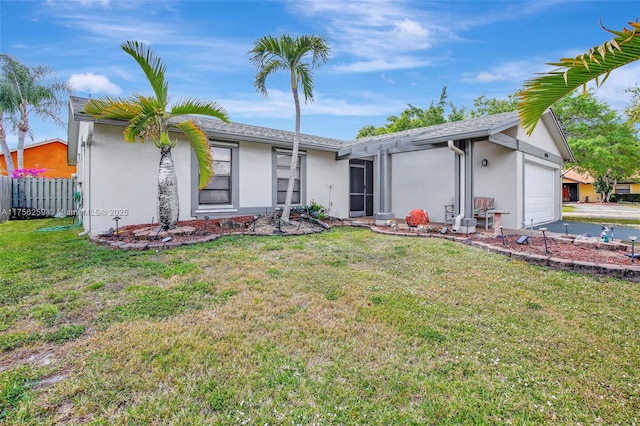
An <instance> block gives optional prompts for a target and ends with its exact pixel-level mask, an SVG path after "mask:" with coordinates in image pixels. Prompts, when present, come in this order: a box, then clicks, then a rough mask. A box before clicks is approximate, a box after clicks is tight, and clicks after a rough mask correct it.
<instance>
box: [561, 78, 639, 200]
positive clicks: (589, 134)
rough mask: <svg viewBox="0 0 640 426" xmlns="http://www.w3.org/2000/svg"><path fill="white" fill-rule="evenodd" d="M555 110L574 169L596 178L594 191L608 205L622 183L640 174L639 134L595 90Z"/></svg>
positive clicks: (566, 98)
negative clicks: (567, 144) (573, 156)
mask: <svg viewBox="0 0 640 426" xmlns="http://www.w3.org/2000/svg"><path fill="white" fill-rule="evenodd" d="M553 109H554V111H555V113H556V114H557V116H558V118H559V119H560V121H561V123H562V124H563V127H564V129H565V134H566V135H567V139H568V142H569V145H570V146H571V149H572V151H573V153H574V155H575V157H576V161H575V163H574V167H575V168H576V170H578V171H579V172H583V173H584V172H587V173H589V174H590V175H591V176H592V177H593V178H594V180H595V182H594V189H595V190H596V191H597V192H600V193H601V195H602V198H601V199H602V201H603V202H608V201H609V200H610V197H611V194H612V193H613V191H614V189H615V186H616V184H617V183H618V181H620V180H621V179H628V178H632V177H634V176H635V175H636V174H637V173H638V172H639V171H640V144H639V142H638V132H637V131H636V129H635V128H634V127H633V125H632V123H631V122H630V121H628V120H627V121H624V120H623V119H622V118H621V117H620V116H619V115H618V113H617V112H616V111H614V110H612V109H611V107H610V106H609V105H608V104H607V103H606V102H603V101H601V100H599V99H597V98H596V97H595V96H594V94H593V91H591V90H589V91H587V92H586V93H585V94H584V95H583V94H579V93H578V94H574V95H572V96H567V97H564V98H562V99H560V100H559V101H557V102H556V103H555V104H554V106H553Z"/></svg>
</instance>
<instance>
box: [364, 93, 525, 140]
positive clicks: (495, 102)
mask: <svg viewBox="0 0 640 426" xmlns="http://www.w3.org/2000/svg"><path fill="white" fill-rule="evenodd" d="M516 93H517V92H516ZM516 93H513V94H511V95H509V96H508V97H507V98H490V97H487V96H486V95H481V96H478V97H477V98H475V99H474V100H473V108H472V109H471V110H467V109H466V108H465V107H464V106H463V107H461V108H458V107H456V106H455V105H454V104H453V102H447V86H444V87H443V88H442V90H441V92H440V99H439V100H438V102H435V101H431V104H430V105H429V107H428V108H426V109H422V108H419V107H416V106H413V105H411V104H408V105H407V108H405V110H404V111H402V112H401V113H400V115H399V116H396V115H391V116H389V117H387V123H386V124H385V125H383V126H381V127H376V126H374V125H373V124H369V125H367V126H364V127H362V128H360V130H359V131H358V135H357V136H356V138H363V137H367V136H376V135H384V134H387V133H395V132H400V131H403V130H409V129H417V128H419V127H427V126H434V125H437V124H443V123H448V122H452V121H462V120H466V119H468V118H475V117H486V116H488V115H493V114H498V113H501V112H509V111H515V110H516V109H517V107H518V103H517V97H516V96H517V95H516ZM447 108H448V109H449V113H448V114H446V110H447Z"/></svg>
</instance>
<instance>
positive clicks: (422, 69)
mask: <svg viewBox="0 0 640 426" xmlns="http://www.w3.org/2000/svg"><path fill="white" fill-rule="evenodd" d="M0 15H1V22H0V52H2V53H6V54H9V55H12V56H14V57H15V58H17V59H18V60H19V61H20V62H22V63H25V64H27V65H29V66H35V65H46V66H49V67H51V68H53V69H54V70H55V71H56V73H57V76H58V78H60V79H64V80H68V81H69V82H70V83H71V84H72V86H73V87H74V88H75V94H76V95H78V96H89V94H90V95H91V96H93V97H100V96H104V95H110V96H125V97H126V96H129V95H131V94H133V93H143V94H150V89H149V86H148V83H147V82H146V80H145V77H144V75H143V74H142V71H141V70H140V68H139V67H138V65H137V64H136V63H135V62H134V61H133V59H132V58H131V57H130V56H129V55H127V54H125V53H124V52H123V51H122V50H121V49H120V44H121V43H122V42H124V41H126V40H138V41H142V42H145V43H147V44H149V45H150V46H151V47H152V49H153V50H154V51H155V52H156V53H157V54H158V55H159V56H160V57H161V58H162V59H163V61H164V62H165V63H166V65H167V68H168V69H167V79H168V81H169V93H170V94H171V96H172V97H173V98H174V99H178V98H182V97H198V98H201V99H207V100H215V101H217V102H218V103H220V104H221V105H222V106H223V107H224V108H225V109H226V110H227V112H228V113H229V116H230V119H231V120H232V121H235V122H240V123H247V124H254V125H259V126H267V127H274V128H279V129H284V130H293V129H294V124H295V119H294V118H295V113H294V107H293V99H292V96H291V91H290V87H289V82H288V80H287V75H286V74H285V73H282V74H279V75H274V76H272V77H270V78H269V79H268V80H267V88H268V90H269V96H268V97H266V98H265V97H264V96H262V95H260V94H258V93H257V92H256V91H255V89H254V87H253V81H254V77H255V69H254V68H253V67H252V66H251V64H250V63H249V55H248V54H247V52H248V51H249V50H250V49H251V48H252V45H253V42H254V41H255V40H256V39H257V38H259V37H261V36H263V35H267V34H271V35H280V34H282V33H289V34H292V35H299V34H305V33H306V34H317V35H324V36H326V37H327V38H328V41H329V44H330V46H331V48H332V57H331V59H330V61H329V62H328V63H327V64H326V65H324V66H323V67H321V68H319V69H317V70H315V91H314V93H315V102H313V103H310V104H306V105H303V106H302V131H303V132H304V133H311V134H316V135H320V136H326V137H333V138H338V139H347V140H348V139H353V138H354V137H355V135H356V134H357V132H358V129H360V128H361V127H362V126H364V125H367V124H374V125H376V126H380V125H382V124H383V123H384V122H385V120H386V117H387V116H389V115H392V114H398V113H399V112H400V111H402V110H403V109H404V108H405V107H406V105H407V104H409V103H410V104H412V105H415V106H418V107H422V108H424V107H427V106H428V105H429V104H430V103H431V101H432V100H437V99H438V98H439V95H440V91H441V89H442V87H443V86H447V91H448V99H449V101H452V102H453V103H454V104H455V105H456V106H458V107H461V106H463V105H466V106H467V107H470V106H471V105H472V101H473V99H474V98H476V97H477V96H480V95H483V94H484V95H486V96H488V97H506V96H507V95H508V94H510V93H513V92H514V91H515V90H516V89H518V88H519V87H521V86H522V83H523V82H524V81H525V80H527V79H529V78H531V77H533V76H534V75H535V73H536V72H541V71H545V70H548V67H547V66H545V65H544V64H545V63H546V62H550V61H555V60H558V59H559V58H561V57H566V56H575V55H577V54H579V53H582V52H584V51H586V50H587V49H589V48H591V47H593V46H595V45H599V44H602V43H603V42H605V41H607V40H610V39H611V38H612V37H613V35H612V34H610V33H608V32H606V31H604V30H603V29H602V28H601V27H600V21H602V23H603V24H604V25H605V26H606V27H607V28H611V29H615V30H620V29H621V28H623V27H625V26H626V25H627V22H628V21H632V20H636V19H638V18H639V17H640V1H638V0H629V1H562V0H545V1H533V0H529V1H455V0H449V1H435V2H429V1H401V0H398V1H350V0H291V1H287V0H283V1H275V0H274V1H249V0H247V1H205V0H201V1H195V0H191V1H180V0H173V1H163V0H153V1H141V0H128V1H126V0H79V1H72V0H48V1H8V0H0ZM639 81H640V64H639V63H635V64H634V65H631V66H627V67H623V68H621V69H619V70H618V71H617V72H614V73H612V75H611V77H609V79H608V80H607V82H606V83H605V84H604V86H603V87H602V88H601V89H599V90H598V92H597V96H598V97H600V98H601V99H603V100H605V101H607V102H608V103H609V104H610V105H611V106H612V107H614V108H616V109H620V110H622V109H623V108H624V107H625V106H626V105H627V104H628V101H629V99H630V96H629V94H627V93H625V89H626V88H628V87H631V86H633V85H635V84H638V83H639ZM63 118H64V119H65V120H66V111H65V112H64V117H63ZM32 127H33V133H34V134H33V139H34V141H36V142H37V141H41V140H44V139H47V138H54V137H58V138H62V139H66V128H62V127H57V126H55V125H53V124H47V123H43V122H41V121H39V120H37V119H32ZM8 141H9V143H10V144H14V143H15V141H16V135H15V134H14V133H13V132H9V134H8Z"/></svg>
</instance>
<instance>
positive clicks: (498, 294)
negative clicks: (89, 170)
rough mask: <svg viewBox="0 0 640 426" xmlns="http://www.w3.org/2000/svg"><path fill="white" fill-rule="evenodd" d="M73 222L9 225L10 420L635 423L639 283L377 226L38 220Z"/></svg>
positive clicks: (3, 367)
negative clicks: (121, 241)
mask: <svg viewBox="0 0 640 426" xmlns="http://www.w3.org/2000/svg"><path fill="white" fill-rule="evenodd" d="M64 223H66V222H64V221H60V220H48V221H37V222H36V221H29V222H9V223H5V224H2V225H0V247H2V251H0V277H1V278H0V285H1V288H0V297H1V301H0V303H1V304H0V320H2V324H1V325H0V341H3V342H13V343H11V344H8V343H5V346H4V347H3V348H2V353H1V355H0V423H5V424H25V423H31V424H61V423H62V424H65V423H66V424H77V423H93V424H184V425H187V424H189V425H192V424H228V425H236V424H261V425H262V424H323V425H324V424H402V425H405V424H508V423H512V424H536V423H559V424H634V423H638V421H640V414H639V413H640V343H639V339H638V336H640V303H639V302H640V290H639V289H640V287H639V286H638V284H635V283H630V282H626V281H620V280H615V279H609V278H603V277H597V278H594V277H589V276H583V275H579V274H576V273H566V272H557V271H551V270H547V269H545V268H539V267H532V266H530V265H528V264H525V263H521V262H517V261H507V260H506V259H505V258H504V257H502V256H499V255H495V254H489V253H486V252H484V251H481V250H478V249H476V248H473V247H470V246H466V245H463V244H459V243H454V242H449V241H444V240H439V239H418V238H406V237H391V236H383V235H377V234H374V233H372V232H370V231H369V230H366V229H350V228H336V229H333V230H331V231H329V232H325V233H322V234H315V235H309V236H302V237H244V236H243V237H240V236H236V237H225V238H222V239H219V240H217V241H215V242H212V243H208V244H203V245H199V246H191V247H185V248H179V249H173V250H168V251H160V252H155V251H149V252H120V251H114V250H109V249H105V248H102V247H98V246H95V245H93V244H91V243H90V242H88V241H86V240H85V239H82V238H78V237H77V235H76V234H77V232H78V230H77V229H75V230H69V231H58V232H49V233H42V232H37V231H36V230H37V229H38V228H41V227H47V226H54V225H60V224H64ZM65 327H66V328H65ZM69 327H74V328H73V329H72V331H75V332H74V333H70V332H69ZM55 333H60V334H61V336H62V337H61V338H60V339H58V340H55V339H53V338H52V337H51V336H52V335H53V334H55ZM16 336H23V337H22V338H18V337H16ZM43 359H47V360H48V361H47V362H42V360H43ZM34 360H35V361H34Z"/></svg>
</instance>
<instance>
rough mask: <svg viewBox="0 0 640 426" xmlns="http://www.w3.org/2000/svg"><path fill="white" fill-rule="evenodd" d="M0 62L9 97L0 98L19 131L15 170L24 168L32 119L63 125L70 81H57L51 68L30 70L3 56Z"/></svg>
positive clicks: (4, 86) (69, 92) (10, 119)
mask: <svg viewBox="0 0 640 426" xmlns="http://www.w3.org/2000/svg"><path fill="white" fill-rule="evenodd" d="M0 62H1V70H2V77H1V78H0V81H1V85H2V89H3V92H4V91H5V90H7V92H6V96H5V95H2V96H0V98H1V99H0V102H1V103H2V108H3V109H2V111H3V112H5V113H7V114H9V115H8V118H9V121H10V122H11V123H12V124H13V127H15V128H17V130H18V146H17V151H18V152H17V163H18V164H17V165H16V168H18V169H22V168H24V144H25V139H26V136H27V135H31V125H30V124H29V116H30V115H31V114H34V115H35V116H36V117H38V118H40V119H43V120H51V121H53V122H54V123H56V124H58V125H61V126H64V124H65V123H64V121H63V120H62V119H61V118H60V112H61V110H62V109H63V107H64V106H65V105H66V101H67V97H68V95H70V94H71V93H72V91H71V88H70V86H69V84H68V83H67V82H63V81H59V80H57V79H56V78H55V73H54V71H53V70H52V69H51V68H48V67H45V66H41V65H38V66H35V67H32V68H30V67H28V66H26V65H24V64H21V63H20V62H18V61H17V60H16V59H14V58H12V57H11V56H8V55H4V54H0ZM3 149H4V146H3ZM5 158H8V157H6V156H5Z"/></svg>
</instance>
